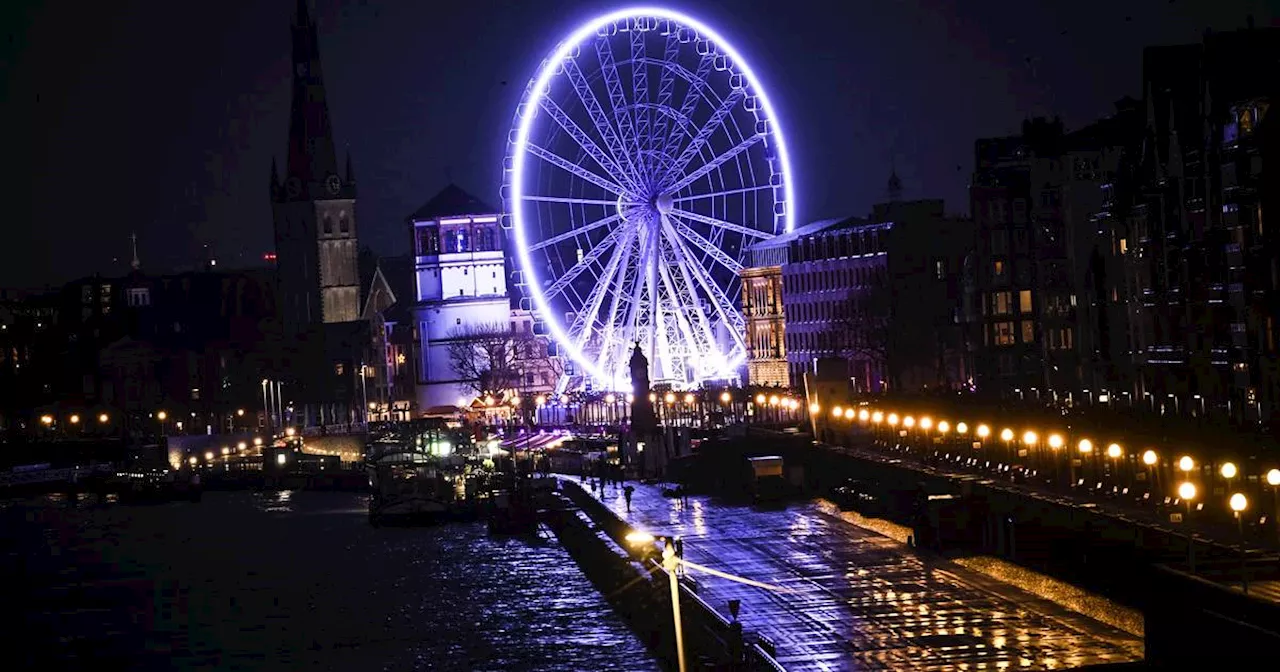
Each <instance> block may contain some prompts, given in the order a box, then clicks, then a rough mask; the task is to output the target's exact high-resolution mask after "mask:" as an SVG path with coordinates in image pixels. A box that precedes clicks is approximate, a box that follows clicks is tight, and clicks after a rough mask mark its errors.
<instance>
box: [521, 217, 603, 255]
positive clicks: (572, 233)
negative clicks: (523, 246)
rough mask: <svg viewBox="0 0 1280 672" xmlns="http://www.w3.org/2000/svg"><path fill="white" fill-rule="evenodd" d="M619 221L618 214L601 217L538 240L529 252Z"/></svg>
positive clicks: (530, 247)
mask: <svg viewBox="0 0 1280 672" xmlns="http://www.w3.org/2000/svg"><path fill="white" fill-rule="evenodd" d="M621 219H622V215H618V214H613V215H609V216H608V217H602V218H600V219H597V220H596V221H594V222H590V223H588V224H584V225H582V226H580V227H578V228H576V229H572V230H570V231H565V232H564V233H561V234H557V235H554V236H552V237H550V238H548V239H546V240H540V241H538V242H536V243H534V244H533V245H530V246H529V251H530V252H536V251H538V250H541V249H543V248H546V247H551V246H552V245H557V244H559V243H563V242H564V241H566V240H569V239H571V238H577V237H578V236H581V235H585V234H586V233H588V232H590V231H594V230H596V229H598V228H600V227H602V226H609V225H610V224H613V223H614V222H617V221H619V220H621Z"/></svg>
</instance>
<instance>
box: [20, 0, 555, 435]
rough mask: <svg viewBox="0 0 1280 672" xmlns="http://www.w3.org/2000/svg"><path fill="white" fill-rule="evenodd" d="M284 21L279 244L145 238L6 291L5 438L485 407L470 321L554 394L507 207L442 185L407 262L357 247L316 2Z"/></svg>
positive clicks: (273, 182)
mask: <svg viewBox="0 0 1280 672" xmlns="http://www.w3.org/2000/svg"><path fill="white" fill-rule="evenodd" d="M291 28H292V54H293V66H294V67H293V82H292V86H293V90H292V104H291V109H290V117H289V136H288V147H287V159H286V163H285V166H284V171H283V173H281V171H280V170H279V169H278V168H277V166H276V165H275V164H274V163H273V165H272V168H271V179H270V203H271V207H272V215H273V220H274V229H275V251H274V252H272V253H268V254H266V255H264V262H265V263H264V264H263V266H262V267H261V268H255V269H247V270H226V269H223V268H221V267H219V266H217V264H216V261H215V260H214V259H212V258H210V259H206V260H204V261H203V262H202V263H201V264H200V265H199V267H198V268H194V269H192V270H188V271H184V272H179V273H165V274H152V273H148V272H146V271H145V270H144V269H143V267H142V264H141V263H140V261H139V259H138V254H137V249H136V239H135V246H134V254H133V261H132V264H131V269H129V270H127V271H126V272H124V273H121V274H119V275H112V276H103V275H95V276H91V277H85V278H81V279H79V280H76V281H74V282H71V283H68V284H67V285H65V286H63V287H61V288H56V289H49V290H42V291H34V292H17V291H4V292H3V293H0V430H3V431H0V439H3V438H4V437H16V436H18V435H23V436H31V435H35V436H66V435H68V434H71V435H99V434H103V433H109V434H113V435H120V434H131V435H146V434H154V433H156V432H169V433H173V432H197V433H206V432H218V431H224V430H230V429H237V428H241V429H244V428H248V427H252V426H269V427H273V428H277V429H278V428H280V427H281V426H284V425H289V426H296V427H300V428H308V427H329V428H331V429H337V428H341V427H345V428H351V427H353V426H359V425H361V424H363V423H365V422H367V421H369V420H380V419H387V420H389V419H406V418H409V417H418V416H421V415H423V414H429V413H432V412H440V413H446V412H452V411H456V410H457V409H458V407H459V406H471V405H475V404H479V403H480V402H479V401H478V400H477V399H476V397H477V394H476V393H477V391H478V390H477V382H478V381H476V380H475V376H474V375H471V376H468V375H467V374H466V373H465V372H464V373H459V372H458V371H457V368H456V367H454V366H452V365H451V359H456V356H457V354H456V353H457V351H458V348H459V343H460V342H466V341H468V340H475V339H476V338H477V333H479V334H480V336H481V337H482V338H481V340H482V341H483V342H482V343H481V345H482V346H483V349H485V350H486V351H488V352H489V353H493V351H494V350H495V349H496V350H500V351H502V352H499V353H498V354H495V355H494V360H495V361H496V360H503V359H504V358H505V357H509V359H514V360H518V361H517V362H516V363H515V364H514V365H513V364H512V362H510V361H506V362H505V365H506V366H507V367H508V368H512V367H513V366H514V367H515V368H518V369H519V374H520V375H519V378H520V379H519V380H518V381H516V380H513V379H512V376H511V375H510V374H509V373H508V374H507V375H505V376H503V380H502V381H501V385H502V386H503V387H506V388H509V389H514V390H517V392H515V393H517V394H521V395H529V396H530V397H532V396H533V395H537V394H545V393H547V392H550V391H551V390H552V389H554V387H555V384H556V382H557V380H556V379H557V376H558V374H557V372H556V370H555V367H554V364H555V361H554V360H555V358H554V356H553V349H552V348H551V347H550V344H549V343H548V342H547V340H546V339H545V338H543V337H541V336H538V335H535V334H534V333H533V331H534V328H533V327H534V323H533V319H532V316H531V315H530V313H529V312H528V311H525V310H520V309H519V308H518V305H514V304H513V300H512V299H511V296H510V293H509V292H508V283H507V279H508V277H510V273H511V269H510V266H509V263H510V262H509V260H508V257H507V254H506V250H505V247H506V245H507V243H506V240H505V237H504V235H503V232H502V229H501V227H500V225H499V224H498V220H499V214H500V213H499V212H498V211H497V210H496V209H495V208H493V207H490V206H488V205H486V204H485V203H483V202H482V201H480V200H479V199H477V198H475V197H474V196H471V195H470V194H468V193H466V192H465V191H463V190H462V189H460V188H459V187H457V186H455V185H449V186H447V187H446V188H445V189H444V190H443V191H441V192H440V193H439V194H437V195H436V196H434V197H433V198H431V199H430V200H428V201H427V202H426V203H425V204H424V205H423V206H422V207H421V208H419V209H418V210H416V211H414V212H413V213H412V214H410V215H409V216H408V217H407V218H406V222H405V230H406V235H407V237H408V238H409V239H410V241H411V248H410V249H411V250H412V251H411V252H410V254H409V255H407V256H404V257H390V258H378V257H376V256H374V255H373V254H372V253H370V252H367V251H363V250H361V248H360V246H359V237H358V227H357V220H356V208H355V205H356V197H357V184H356V179H355V174H354V171H353V170H352V164H351V160H350V157H348V158H347V160H346V162H345V166H343V167H342V168H341V169H340V168H339V165H338V160H337V152H336V149H335V142H334V138H333V129H332V127H331V121H330V120H331V118H330V115H329V110H328V104H327V100H326V93H325V87H324V80H323V76H322V70H321V62H320V51H319V44H318V36H317V30H316V25H315V22H314V21H313V20H312V18H311V15H310V12H309V10H308V3H307V1H306V0H299V2H298V4H297V9H296V14H295V18H294V21H293V24H292V26H291ZM462 347H463V348H467V347H469V346H468V345H465V344H464V345H463V346H462ZM517 348H518V350H519V352H512V351H513V350H515V349H517ZM476 349H477V350H480V349H481V348H480V347H477V348H476ZM478 354H479V353H478ZM480 358H481V359H483V357H480ZM484 365H485V364H484V363H481V364H480V365H479V366H481V367H483V366H484ZM471 373H472V374H474V373H476V372H475V371H472V372H471ZM494 401H495V402H501V401H503V400H494ZM506 401H508V402H510V401H513V400H511V399H507V400H506ZM486 405H487V404H486ZM100 418H101V419H103V420H102V422H98V419H100Z"/></svg>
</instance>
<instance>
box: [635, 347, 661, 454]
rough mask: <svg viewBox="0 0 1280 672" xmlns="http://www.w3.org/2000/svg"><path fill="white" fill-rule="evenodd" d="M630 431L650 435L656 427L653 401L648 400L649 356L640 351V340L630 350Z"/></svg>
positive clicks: (640, 434)
mask: <svg viewBox="0 0 1280 672" xmlns="http://www.w3.org/2000/svg"><path fill="white" fill-rule="evenodd" d="M630 367H631V393H632V395H633V400H632V402H631V433H632V434H633V435H635V436H649V435H652V434H653V433H654V432H655V431H656V430H657V428H658V421H657V417H656V416H655V415H654V412H653V402H652V401H650V400H649V358H648V357H645V356H644V353H643V352H641V351H640V342H639V341H636V347H635V349H634V350H632V351H631V363H630Z"/></svg>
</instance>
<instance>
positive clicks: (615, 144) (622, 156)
mask: <svg viewBox="0 0 1280 672" xmlns="http://www.w3.org/2000/svg"><path fill="white" fill-rule="evenodd" d="M564 74H565V76H566V77H568V79H569V84H570V85H571V86H573V90H574V92H575V93H577V94H578V100H580V101H582V107H583V109H584V110H586V112H587V116H588V117H590V118H591V123H592V125H593V126H595V128H596V133H598V134H599V135H600V137H601V138H602V139H603V140H604V144H605V147H608V148H609V153H610V154H611V155H613V160H614V163H615V164H616V165H618V166H619V167H620V169H621V172H619V173H618V175H619V176H622V177H625V180H624V181H626V182H628V183H629V185H630V186H631V187H632V188H635V187H636V186H638V184H639V183H638V182H636V181H635V180H634V179H632V176H633V174H634V173H635V170H634V167H633V165H632V163H631V154H630V153H628V152H627V150H626V148H625V147H623V145H622V141H621V140H620V139H619V138H618V133H617V132H616V131H614V129H613V122H611V121H609V117H608V116H607V115H606V114H605V113H604V108H603V107H602V106H601V105H600V100H599V99H598V98H596V94H595V92H594V91H592V90H591V84H590V82H588V81H587V78H586V77H585V76H584V75H583V74H582V69H581V68H579V67H578V63H577V61H575V60H573V59H572V58H570V59H567V60H565V62H564ZM544 97H545V96H544Z"/></svg>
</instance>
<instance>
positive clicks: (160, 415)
mask: <svg viewBox="0 0 1280 672" xmlns="http://www.w3.org/2000/svg"><path fill="white" fill-rule="evenodd" d="M168 419H169V414H168V413H165V412H164V411H160V412H158V413H156V420H159V421H160V422H164V421H165V420H168Z"/></svg>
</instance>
